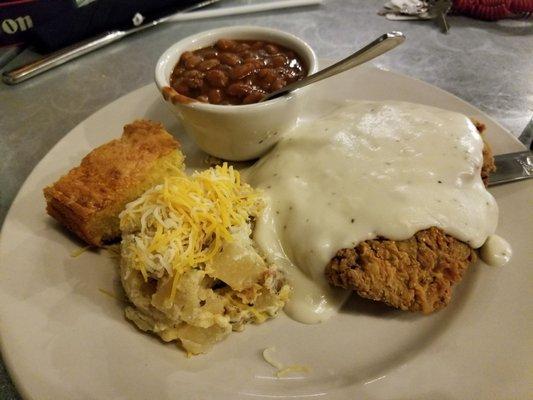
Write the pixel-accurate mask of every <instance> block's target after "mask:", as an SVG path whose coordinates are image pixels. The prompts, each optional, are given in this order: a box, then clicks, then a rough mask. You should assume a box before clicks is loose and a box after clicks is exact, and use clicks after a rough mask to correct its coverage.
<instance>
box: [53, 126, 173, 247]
mask: <svg viewBox="0 0 533 400" xmlns="http://www.w3.org/2000/svg"><path fill="white" fill-rule="evenodd" d="M179 147H180V145H179V143H178V142H177V141H176V140H175V139H174V138H173V137H172V136H171V135H170V134H169V133H168V132H167V131H166V130H165V128H164V127H163V125H162V124H160V123H156V122H152V121H148V120H137V121H135V122H133V123H131V124H128V125H126V126H125V127H124V132H123V134H122V137H121V138H120V139H115V140H112V141H111V142H109V143H106V144H104V145H102V146H100V147H98V148H96V149H94V150H93V151H91V152H90V153H89V154H88V155H87V156H85V157H84V158H83V160H82V161H81V164H80V165H79V166H78V167H75V168H73V169H72V170H70V171H69V172H68V174H66V175H65V176H63V177H62V178H60V179H59V180H58V181H57V182H56V183H54V184H53V185H51V186H48V187H47V188H45V189H44V196H45V198H46V202H47V206H46V211H47V212H48V214H49V215H51V216H52V217H54V218H55V219H56V220H58V221H59V222H60V223H61V224H62V225H64V226H65V227H66V228H67V229H69V230H70V231H72V232H73V233H75V234H76V235H77V236H79V237H80V238H81V239H83V240H84V241H85V242H87V243H88V244H90V245H94V246H102V245H103V243H104V242H109V241H112V240H114V239H118V238H120V227H119V217H118V215H119V213H120V212H121V211H122V210H123V209H124V206H125V205H126V203H129V202H130V201H132V200H134V199H136V198H138V197H139V196H140V195H141V194H143V193H144V192H145V191H146V190H147V189H149V188H151V187H152V186H154V185H157V184H159V183H161V182H162V181H163V180H164V178H165V177H166V176H169V175H176V174H181V173H182V172H183V168H184V164H183V161H184V156H183V154H182V153H181V151H180V150H179Z"/></svg>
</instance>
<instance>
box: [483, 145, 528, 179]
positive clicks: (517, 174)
mask: <svg viewBox="0 0 533 400" xmlns="http://www.w3.org/2000/svg"><path fill="white" fill-rule="evenodd" d="M494 163H495V164H496V172H493V173H491V174H490V176H489V186H496V185H501V184H502V183H508V182H516V181H521V180H523V179H529V178H533V152H532V151H529V150H526V151H519V152H517V153H507V154H500V155H497V156H494Z"/></svg>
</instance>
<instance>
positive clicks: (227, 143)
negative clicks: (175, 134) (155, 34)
mask: <svg viewBox="0 0 533 400" xmlns="http://www.w3.org/2000/svg"><path fill="white" fill-rule="evenodd" d="M221 38H227V39H237V40H254V39H255V40H264V41H269V42H273V43H277V44H280V45H282V46H285V47H287V48H289V49H291V50H293V51H295V52H296V53H297V54H298V55H299V56H300V57H301V58H302V60H303V61H304V62H305V64H306V66H307V69H308V71H307V73H308V74H312V73H314V72H316V71H317V69H318V63H317V58H316V55H315V53H314V51H313V50H312V49H311V47H310V46H309V45H308V44H307V43H306V42H304V41H303V40H302V39H299V38H298V37H296V36H294V35H291V34H289V33H286V32H282V31H279V30H276V29H270V28H262V27H257V26H234V27H227V28H219V29H213V30H209V31H205V32H201V33H198V34H196V35H193V36H189V37H187V38H185V39H183V40H180V41H179V42H178V43H176V44H174V45H172V46H171V47H170V48H168V49H167V50H166V51H165V52H164V53H163V55H162V56H161V57H160V58H159V60H158V62H157V66H156V69H155V81H156V84H157V86H158V88H159V90H160V91H161V93H162V94H163V93H164V95H163V97H164V98H165V100H167V103H168V104H169V105H170V106H171V107H172V110H173V111H174V112H175V114H176V115H177V117H178V119H179V120H180V122H181V123H182V125H183V127H184V128H185V130H186V132H187V133H188V134H189V135H190V136H191V137H192V139H193V140H194V141H195V142H196V143H197V144H198V146H199V147H200V148H201V149H202V150H204V151H205V152H207V153H209V154H211V155H213V156H216V157H220V158H223V159H226V160H234V161H244V160H251V159H254V158H257V157H259V156H261V155H262V154H264V153H265V152H266V151H267V150H269V149H270V148H271V147H272V146H273V145H274V144H275V143H276V142H277V141H278V140H279V139H280V137H281V136H282V135H283V133H284V132H286V131H288V130H290V129H291V128H292V127H293V126H294V125H295V124H296V121H297V119H298V115H299V114H300V110H301V107H302V106H303V103H304V101H305V97H304V96H302V94H303V92H304V91H305V88H302V89H299V90H296V91H294V92H292V93H290V94H289V95H286V96H283V97H280V98H277V99H274V100H269V101H266V102H264V103H256V104H247V105H238V106H234V105H215V104H207V103H201V102H191V103H180V102H178V101H176V98H175V96H173V94H176V92H175V91H174V90H173V89H171V90H169V89H168V87H169V86H170V76H171V74H172V70H173V69H174V66H175V65H176V63H177V62H178V61H179V58H180V56H181V54H182V53H183V52H185V51H187V50H196V49H200V48H203V47H206V46H210V45H212V44H214V43H215V42H216V41H217V40H218V39H221ZM165 88H167V89H165ZM164 89H165V90H164Z"/></svg>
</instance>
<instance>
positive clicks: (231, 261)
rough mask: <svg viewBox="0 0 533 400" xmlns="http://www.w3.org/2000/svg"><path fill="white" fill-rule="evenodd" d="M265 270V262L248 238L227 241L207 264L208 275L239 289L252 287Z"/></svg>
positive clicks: (234, 288)
mask: <svg viewBox="0 0 533 400" xmlns="http://www.w3.org/2000/svg"><path fill="white" fill-rule="evenodd" d="M265 270H266V264H265V262H264V260H263V259H262V258H261V256H260V255H259V254H257V252H256V251H255V250H254V248H253V247H252V246H251V242H250V240H235V241H233V242H231V243H227V244H226V245H225V246H224V248H223V249H222V251H221V252H220V253H219V254H218V255H217V256H215V258H214V259H213V261H212V262H211V263H210V264H209V275H210V276H212V277H214V278H217V279H220V280H221V281H222V282H224V283H226V284H227V285H229V286H230V287H231V288H232V289H233V290H239V291H241V290H244V289H247V288H250V287H252V286H253V284H254V283H256V282H257V281H258V280H259V278H260V277H261V275H262V274H263V273H264V271H265Z"/></svg>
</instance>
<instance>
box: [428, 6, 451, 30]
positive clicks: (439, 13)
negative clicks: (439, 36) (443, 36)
mask: <svg viewBox="0 0 533 400" xmlns="http://www.w3.org/2000/svg"><path fill="white" fill-rule="evenodd" d="M451 7H452V0H435V2H433V3H432V4H431V5H430V9H429V12H428V13H429V15H431V17H432V18H435V19H436V21H437V24H438V25H439V27H440V30H441V32H442V33H448V31H449V30H450V25H449V24H448V21H447V20H446V14H448V12H449V11H450V8H451Z"/></svg>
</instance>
